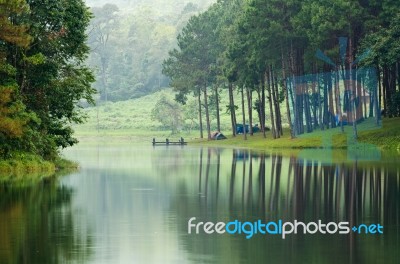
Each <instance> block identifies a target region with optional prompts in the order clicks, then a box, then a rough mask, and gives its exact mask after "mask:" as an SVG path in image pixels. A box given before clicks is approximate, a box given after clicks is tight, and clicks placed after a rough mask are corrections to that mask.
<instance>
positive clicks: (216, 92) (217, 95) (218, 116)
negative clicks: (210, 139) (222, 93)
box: [215, 85, 221, 132]
mask: <svg viewBox="0 0 400 264" xmlns="http://www.w3.org/2000/svg"><path fill="white" fill-rule="evenodd" d="M215 104H216V108H217V109H216V110H217V130H218V132H221V119H220V115H219V94H218V85H216V86H215Z"/></svg>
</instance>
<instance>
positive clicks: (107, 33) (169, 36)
mask: <svg viewBox="0 0 400 264" xmlns="http://www.w3.org/2000/svg"><path fill="white" fill-rule="evenodd" d="M86 2H87V4H88V5H89V6H90V7H91V12H92V13H93V16H94V17H93V18H92V20H91V23H90V26H89V28H88V35H89V39H88V45H89V46H90V48H91V52H90V55H89V58H88V61H87V62H88V64H89V66H90V67H91V68H92V69H93V70H94V73H95V76H96V82H95V83H94V84H93V86H94V88H96V90H97V91H98V100H100V101H121V100H128V99H132V98H138V97H141V96H144V95H147V94H150V93H153V92H156V91H158V90H160V89H162V88H163V87H167V86H168V84H169V80H168V78H167V77H165V76H164V75H162V62H163V61H164V59H166V57H168V51H169V50H171V49H172V48H174V47H175V46H176V36H177V35H178V33H179V32H180V31H181V29H182V28H183V27H184V26H185V25H186V23H187V21H188V20H189V18H190V17H191V16H193V15H195V14H198V13H199V12H202V11H205V10H206V9H207V8H208V7H209V6H210V5H211V4H212V3H213V2H215V1H214V0H205V1H204V0H191V1H188V0H173V1H166V0H150V1H148V0H146V1H145V0H117V1H112V3H111V2H110V1H109V0H88V1H86Z"/></svg>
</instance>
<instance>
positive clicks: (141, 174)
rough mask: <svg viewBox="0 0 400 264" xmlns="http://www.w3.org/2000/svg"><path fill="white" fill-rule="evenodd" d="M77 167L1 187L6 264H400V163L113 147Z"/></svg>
mask: <svg viewBox="0 0 400 264" xmlns="http://www.w3.org/2000/svg"><path fill="white" fill-rule="evenodd" d="M366 152H368V151H361V153H364V154H368V153H366ZM303 154H304V155H303ZM65 156H66V157H67V158H68V159H71V160H76V161H79V163H80V167H81V168H80V170H79V172H76V173H73V174H70V175H66V176H62V177H59V178H57V179H52V180H46V181H44V182H42V183H40V184H37V185H34V186H17V185H13V184H3V185H1V187H0V193H1V196H0V206H1V211H0V241H1V243H0V263H229V264H234V263H341V264H342V263H399V262H400V251H399V248H400V199H399V198H400V165H399V164H400V163H399V162H400V158H399V156H398V155H396V154H394V155H391V156H389V158H387V157H385V156H382V155H380V154H379V153H378V154H376V153H372V154H370V155H364V156H363V155H361V156H357V155H350V154H348V153H339V154H338V153H333V152H331V151H323V150H314V151H304V153H300V154H298V155H297V157H298V158H296V157H295V156H290V155H288V156H285V157H283V156H281V155H279V154H278V153H261V152H252V151H248V150H234V149H216V148H201V147H192V146H190V145H189V146H184V147H182V146H169V147H166V146H157V147H152V146H150V143H148V144H142V145H140V144H130V143H120V144H111V143H107V142H101V143H99V144H88V145H84V144H81V145H78V146H76V147H74V148H71V149H69V150H67V151H65ZM338 156H339V158H337V157H338ZM193 217H195V219H192V222H191V224H192V225H191V226H189V220H190V219H191V218H193ZM296 221H297V222H296ZM200 222H204V223H206V222H210V223H213V224H217V223H224V225H225V229H223V228H222V229H220V230H219V231H221V234H219V233H217V229H212V227H214V228H215V225H214V226H212V224H208V226H207V228H206V227H205V225H204V224H199V223H200ZM229 223H231V224H230V225H229V228H228V224H229ZM239 223H241V225H239ZM268 223H269V225H268V228H269V229H268V230H267V229H266V228H267V227H266V226H267V224H268ZM295 223H297V227H296V228H297V234H294V229H293V227H294V226H295ZM310 223H311V224H310ZM314 223H315V224H314ZM340 223H341V224H340ZM302 224H304V226H303V225H302ZM327 224H328V225H329V226H328V225H327ZM339 224H340V225H339ZM222 225H223V224H221V226H222ZM282 225H285V226H282ZM321 225H323V226H322V227H321ZM221 226H220V227H221ZM353 227H355V228H357V230H353V229H352V228H353ZM263 228H264V229H263ZM321 228H322V229H321ZM189 229H190V231H191V233H190V234H189ZM205 229H207V230H208V231H209V232H211V231H210V230H211V229H212V230H213V231H214V232H213V233H212V234H207V232H206V231H205ZM282 229H283V230H282ZM290 229H293V231H292V232H289V231H291V230H290ZM197 230H198V231H199V232H198V234H196V231H197ZM263 230H264V231H263ZM320 230H322V231H323V232H325V234H323V233H322V232H320ZM223 231H225V232H223ZM283 231H285V237H284V238H283V235H282V232H283ZM304 231H306V234H304ZM328 231H329V232H328ZM340 231H342V232H343V233H340Z"/></svg>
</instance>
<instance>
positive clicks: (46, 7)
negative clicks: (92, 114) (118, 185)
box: [0, 0, 95, 160]
mask: <svg viewBox="0 0 400 264" xmlns="http://www.w3.org/2000/svg"><path fill="white" fill-rule="evenodd" d="M90 17H91V14H90V13H89V11H88V9H87V7H86V6H85V4H84V2H83V1H82V0H73V1H62V0H59V1H49V0H39V1H36V0H35V1H27V3H25V2H24V1H8V2H7V3H3V2H1V3H0V26H1V28H2V30H1V33H0V77H1V78H0V92H1V94H0V156H1V158H14V157H13V155H15V153H18V152H24V153H31V154H33V155H36V156H39V157H42V158H45V159H50V160H55V159H56V158H57V156H58V149H59V148H60V147H63V148H64V147H67V146H72V145H73V144H75V143H76V142H77V140H76V139H74V138H73V136H72V134H73V131H72V129H71V124H73V123H80V122H83V120H84V115H82V113H81V111H79V106H78V105H79V104H80V103H81V102H83V101H85V102H87V103H93V102H94V101H93V99H92V95H93V93H94V92H95V90H93V89H92V88H91V83H92V82H93V81H94V77H93V74H92V72H91V71H90V70H89V69H88V68H87V67H86V66H85V65H84V62H85V59H86V57H87V54H88V52H89V48H88V46H87V45H86V43H85V42H86V33H85V30H86V28H87V26H88V24H89V20H90ZM11 18H12V19H11ZM3 29H4V30H3Z"/></svg>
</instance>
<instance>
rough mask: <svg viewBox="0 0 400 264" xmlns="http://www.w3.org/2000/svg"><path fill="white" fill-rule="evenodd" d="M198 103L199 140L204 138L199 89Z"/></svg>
mask: <svg viewBox="0 0 400 264" xmlns="http://www.w3.org/2000/svg"><path fill="white" fill-rule="evenodd" d="M198 101H199V126H200V138H204V136H203V117H202V114H201V89H200V88H199V96H198Z"/></svg>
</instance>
